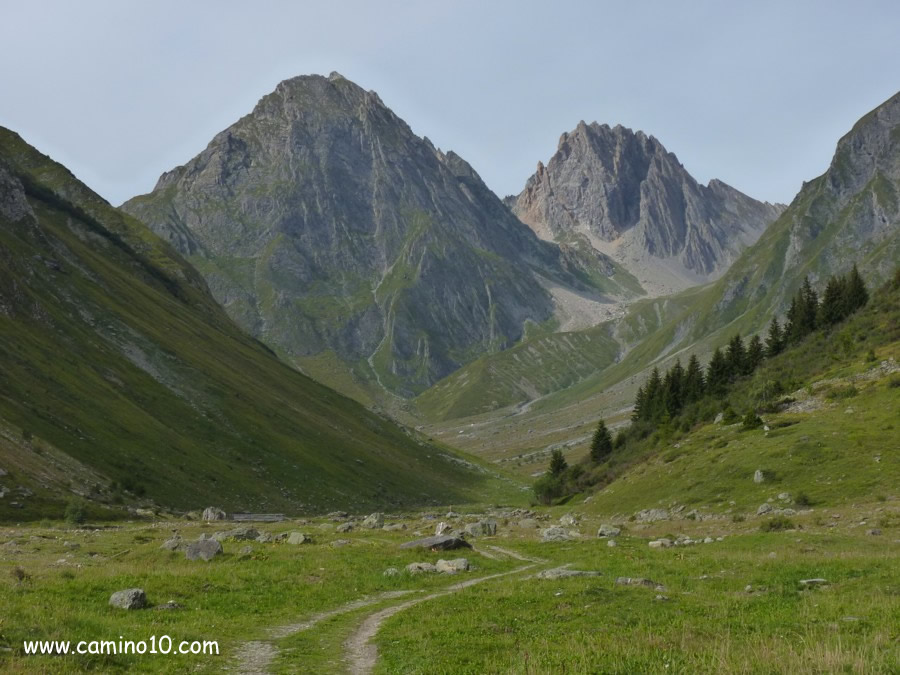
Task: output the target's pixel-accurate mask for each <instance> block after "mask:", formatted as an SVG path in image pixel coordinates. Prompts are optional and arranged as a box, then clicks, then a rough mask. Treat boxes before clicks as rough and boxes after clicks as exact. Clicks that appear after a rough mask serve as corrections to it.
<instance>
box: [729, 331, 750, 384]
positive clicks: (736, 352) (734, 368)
mask: <svg viewBox="0 0 900 675" xmlns="http://www.w3.org/2000/svg"><path fill="white" fill-rule="evenodd" d="M725 360H726V362H727V363H728V374H729V376H730V377H731V378H732V379H734V378H735V377H739V376H741V375H743V374H744V371H745V369H746V367H747V365H746V361H747V350H746V349H745V348H744V341H743V340H742V339H741V336H740V334H738V335H735V336H734V337H733V338H731V340H730V341H729V342H728V349H727V350H726V351H725Z"/></svg>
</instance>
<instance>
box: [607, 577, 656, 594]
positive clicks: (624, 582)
mask: <svg viewBox="0 0 900 675" xmlns="http://www.w3.org/2000/svg"><path fill="white" fill-rule="evenodd" d="M616 584H617V585H618V586H646V587H647V588H652V589H653V590H656V591H664V590H666V587H665V586H663V585H662V584H660V583H657V582H655V581H653V580H652V579H644V578H642V577H618V578H617V579H616Z"/></svg>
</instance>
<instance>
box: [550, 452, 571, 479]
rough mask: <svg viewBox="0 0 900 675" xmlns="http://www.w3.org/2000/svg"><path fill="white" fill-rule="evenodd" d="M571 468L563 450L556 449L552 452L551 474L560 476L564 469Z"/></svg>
mask: <svg viewBox="0 0 900 675" xmlns="http://www.w3.org/2000/svg"><path fill="white" fill-rule="evenodd" d="M568 468H569V465H568V464H567V463H566V458H565V457H563V454H562V450H560V449H558V448H557V449H556V450H554V451H553V452H551V453H550V475H551V476H559V475H561V474H562V472H563V471H565V470H566V469H568Z"/></svg>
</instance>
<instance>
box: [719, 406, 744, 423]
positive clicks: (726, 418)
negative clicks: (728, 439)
mask: <svg viewBox="0 0 900 675" xmlns="http://www.w3.org/2000/svg"><path fill="white" fill-rule="evenodd" d="M740 419H741V418H740V416H739V415H738V414H737V413H736V412H734V408H732V407H731V404H730V403H727V402H726V403H725V407H723V408H722V422H723V423H724V424H735V423H736V422H739V421H740Z"/></svg>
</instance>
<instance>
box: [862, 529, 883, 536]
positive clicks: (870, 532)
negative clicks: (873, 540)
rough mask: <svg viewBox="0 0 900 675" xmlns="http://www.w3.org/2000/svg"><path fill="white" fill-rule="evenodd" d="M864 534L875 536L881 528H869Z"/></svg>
mask: <svg viewBox="0 0 900 675" xmlns="http://www.w3.org/2000/svg"><path fill="white" fill-rule="evenodd" d="M866 534H868V535H871V536H873V537H877V536H878V535H880V534H881V530H880V529H878V528H877V527H873V528H872V529H871V530H866Z"/></svg>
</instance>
